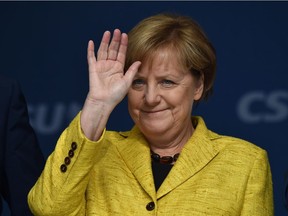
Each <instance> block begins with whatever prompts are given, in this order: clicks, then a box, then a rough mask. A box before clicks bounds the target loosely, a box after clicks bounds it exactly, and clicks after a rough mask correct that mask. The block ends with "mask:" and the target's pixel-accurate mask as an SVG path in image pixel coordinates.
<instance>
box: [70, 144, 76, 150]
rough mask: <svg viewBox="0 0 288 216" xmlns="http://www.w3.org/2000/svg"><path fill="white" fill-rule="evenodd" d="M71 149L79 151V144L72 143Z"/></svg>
mask: <svg viewBox="0 0 288 216" xmlns="http://www.w3.org/2000/svg"><path fill="white" fill-rule="evenodd" d="M71 149H72V150H74V151H75V150H76V149H77V143H76V142H72V144H71Z"/></svg>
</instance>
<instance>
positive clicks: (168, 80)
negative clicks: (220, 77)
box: [128, 51, 203, 138]
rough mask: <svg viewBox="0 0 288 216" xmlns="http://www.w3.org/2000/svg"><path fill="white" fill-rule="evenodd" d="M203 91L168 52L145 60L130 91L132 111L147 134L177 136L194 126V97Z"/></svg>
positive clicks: (130, 109) (129, 102)
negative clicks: (192, 116) (192, 121)
mask: <svg viewBox="0 0 288 216" xmlns="http://www.w3.org/2000/svg"><path fill="white" fill-rule="evenodd" d="M202 92H203V82H202V80H196V79H195V78H194V77H193V76H192V74H191V73H190V72H189V71H185V70H183V68H182V67H180V65H179V63H178V61H177V59H176V58H173V55H172V54H169V52H168V53H167V52H164V51H163V52H160V54H159V55H156V56H155V58H153V62H152V63H151V61H147V62H144V63H142V65H141V68H140V70H139V71H138V73H137V74H136V76H135V77H134V80H133V83H132V85H131V87H130V90H129V92H128V109H129V113H130V115H131V117H132V119H133V121H134V122H135V124H136V125H137V126H138V127H139V129H140V130H141V131H142V133H143V134H144V135H145V136H146V137H148V138H149V137H153V136H159V135H161V136H165V135H168V136H169V135H173V136H174V135H177V134H178V133H180V132H181V131H182V132H183V130H184V131H185V129H186V130H187V128H191V112H192V105H193V101H194V100H198V99H200V97H201V95H202Z"/></svg>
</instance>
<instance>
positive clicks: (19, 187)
mask: <svg viewBox="0 0 288 216" xmlns="http://www.w3.org/2000/svg"><path fill="white" fill-rule="evenodd" d="M7 92H9V93H10V95H11V96H10V99H9V106H8V109H7V117H8V118H6V124H7V126H6V127H5V128H6V133H5V137H4V139H1V140H4V142H5V146H4V147H3V151H4V152H3V153H4V154H3V158H2V160H3V166H2V168H3V169H4V170H3V172H2V171H1V175H2V173H3V175H4V176H3V177H1V178H2V180H1V181H2V183H1V184H2V185H1V187H2V193H3V194H2V195H3V197H4V199H5V200H6V201H7V203H8V205H9V207H10V211H11V213H12V215H17V216H21V215H23V216H24V215H25V216H27V215H32V214H31V213H30V210H29V207H28V204H27V195H28V192H29V190H30V189H31V188H32V186H33V185H34V184H35V182H36V181H37V179H38V177H39V176H40V174H41V172H42V170H43V168H44V157H43V154H42V152H41V149H40V147H39V145H38V141H37V138H36V135H35V132H34V130H33V129H32V127H31V126H30V124H29V116H28V111H27V104H26V101H25V98H24V96H23V94H22V91H21V89H20V86H19V84H18V83H17V82H16V81H15V82H12V85H11V87H10V88H9V89H7ZM1 145H3V143H2V144H1Z"/></svg>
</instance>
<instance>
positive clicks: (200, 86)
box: [194, 74, 204, 101]
mask: <svg viewBox="0 0 288 216" xmlns="http://www.w3.org/2000/svg"><path fill="white" fill-rule="evenodd" d="M203 91H204V75H203V74H202V75H201V77H200V79H199V80H197V81H196V82H195V92H194V100H195V101H197V100H200V98H201V97H202V94H203Z"/></svg>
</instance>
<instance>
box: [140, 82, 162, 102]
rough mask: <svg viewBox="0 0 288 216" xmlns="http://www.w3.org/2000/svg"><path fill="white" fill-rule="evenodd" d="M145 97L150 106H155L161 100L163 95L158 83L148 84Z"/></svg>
mask: <svg viewBox="0 0 288 216" xmlns="http://www.w3.org/2000/svg"><path fill="white" fill-rule="evenodd" d="M144 99H145V103H146V104H147V105H149V106H155V105H157V104H158V103H159V102H160V100H161V96H160V92H159V89H158V88H157V85H147V87H146V89H145V96H144Z"/></svg>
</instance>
